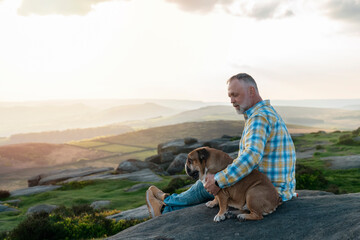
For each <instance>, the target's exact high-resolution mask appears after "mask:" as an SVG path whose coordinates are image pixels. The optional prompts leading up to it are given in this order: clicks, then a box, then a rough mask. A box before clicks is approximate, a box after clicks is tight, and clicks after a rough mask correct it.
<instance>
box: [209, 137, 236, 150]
mask: <svg viewBox="0 0 360 240" xmlns="http://www.w3.org/2000/svg"><path fill="white" fill-rule="evenodd" d="M228 141H229V139H227V138H216V139H212V140H209V141H206V142H204V146H206V147H211V148H216V149H220V145H221V144H224V143H227V142H228ZM238 148H239V146H238Z"/></svg>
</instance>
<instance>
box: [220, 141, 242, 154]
mask: <svg viewBox="0 0 360 240" xmlns="http://www.w3.org/2000/svg"><path fill="white" fill-rule="evenodd" d="M239 142H240V141H239V140H235V141H229V142H225V143H222V144H220V146H219V149H220V150H222V151H224V152H226V153H232V152H236V151H239Z"/></svg>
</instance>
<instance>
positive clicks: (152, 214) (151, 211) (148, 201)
mask: <svg viewBox="0 0 360 240" xmlns="http://www.w3.org/2000/svg"><path fill="white" fill-rule="evenodd" d="M150 193H151V194H152V192H151V191H150V190H147V191H146V205H147V206H148V211H149V214H150V217H151V218H154V217H155V212H154V208H153V207H152V206H151V204H150V200H149V194H150Z"/></svg>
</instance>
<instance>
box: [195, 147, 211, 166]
mask: <svg viewBox="0 0 360 240" xmlns="http://www.w3.org/2000/svg"><path fill="white" fill-rule="evenodd" d="M197 153H198V155H199V160H200V163H202V162H203V161H206V159H208V157H209V155H210V154H209V152H208V150H206V148H201V149H199V150H197Z"/></svg>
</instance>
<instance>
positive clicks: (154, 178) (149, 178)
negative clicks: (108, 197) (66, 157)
mask: <svg viewBox="0 0 360 240" xmlns="http://www.w3.org/2000/svg"><path fill="white" fill-rule="evenodd" d="M104 179H108V180H110V179H127V180H130V181H135V182H160V181H162V178H161V177H159V176H158V175H156V174H155V173H154V172H153V171H151V170H150V169H143V170H140V171H136V172H132V173H123V174H101V175H91V176H85V177H77V178H71V179H68V180H66V181H65V182H64V183H68V182H80V181H89V180H104Z"/></svg>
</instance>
